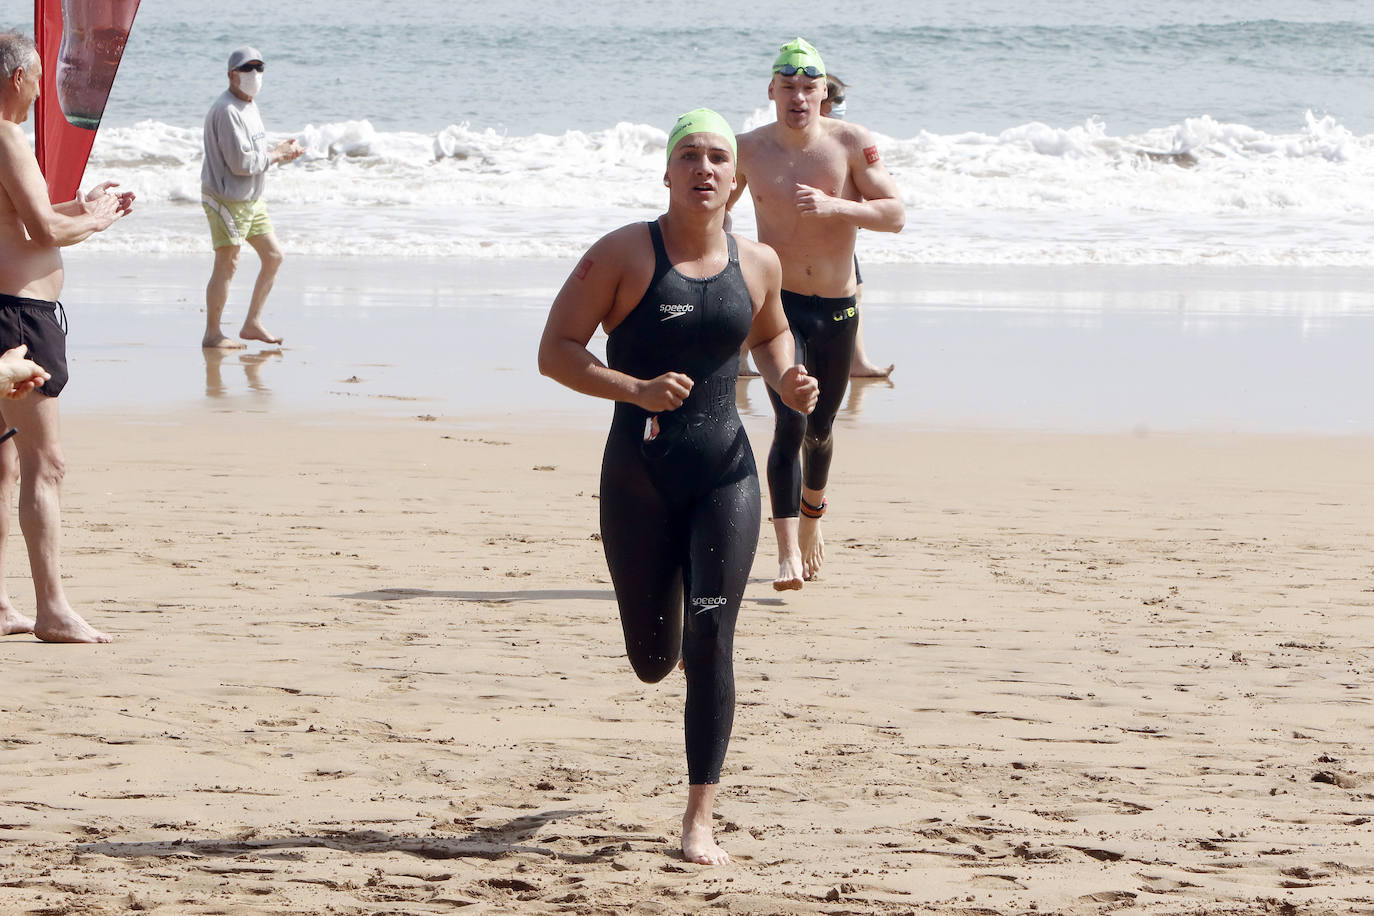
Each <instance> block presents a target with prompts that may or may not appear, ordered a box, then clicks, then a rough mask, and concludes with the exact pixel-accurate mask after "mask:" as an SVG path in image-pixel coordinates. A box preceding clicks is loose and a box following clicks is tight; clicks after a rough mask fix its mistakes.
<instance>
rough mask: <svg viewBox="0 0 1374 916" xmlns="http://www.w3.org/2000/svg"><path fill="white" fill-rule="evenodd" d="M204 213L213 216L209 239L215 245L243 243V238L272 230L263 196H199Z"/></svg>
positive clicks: (219, 246)
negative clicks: (232, 198)
mask: <svg viewBox="0 0 1374 916" xmlns="http://www.w3.org/2000/svg"><path fill="white" fill-rule="evenodd" d="M200 203H201V206H203V207H204V208H205V217H206V219H208V220H210V241H211V242H213V243H214V247H215V248H223V247H225V246H226V245H233V246H235V247H237V246H239V245H242V244H243V240H244V239H251V238H252V237H253V236H255V235H266V234H267V233H269V232H271V231H272V221H271V220H270V219H268V218H267V204H265V203H263V202H262V201H261V200H220V199H219V198H218V197H212V196H211V195H209V194H203V195H201V198H200Z"/></svg>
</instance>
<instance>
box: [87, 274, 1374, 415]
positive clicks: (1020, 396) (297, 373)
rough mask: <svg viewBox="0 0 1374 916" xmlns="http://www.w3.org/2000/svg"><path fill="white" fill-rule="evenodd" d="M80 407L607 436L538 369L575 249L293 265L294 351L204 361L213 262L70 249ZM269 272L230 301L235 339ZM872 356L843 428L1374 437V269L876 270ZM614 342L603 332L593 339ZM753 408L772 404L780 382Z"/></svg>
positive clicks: (869, 335)
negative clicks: (566, 255) (871, 376)
mask: <svg viewBox="0 0 1374 916" xmlns="http://www.w3.org/2000/svg"><path fill="white" fill-rule="evenodd" d="M67 264H68V271H67V278H68V279H67V289H66V292H65V294H64V300H65V303H66V306H67V313H68V316H69V320H70V322H71V332H70V335H69V350H70V352H71V360H72V364H73V369H74V371H73V383H72V384H71V385H70V386H69V388H68V390H67V393H65V394H64V395H63V398H64V409H65V410H66V411H68V412H69V413H72V412H76V413H102V412H106V411H110V410H114V411H118V412H120V413H121V414H124V415H128V416H139V417H144V418H148V417H156V416H157V415H158V414H161V413H164V412H167V411H171V412H173V413H175V412H177V411H180V410H186V409H204V410H209V411H211V412H225V411H245V412H250V413H255V414H262V413H267V412H282V411H288V412H294V413H297V414H300V415H303V416H306V415H311V414H315V413H321V414H328V415H331V416H334V417H335V418H337V421H338V422H348V418H350V417H352V416H356V415H364V416H385V417H407V416H409V417H417V416H433V417H438V418H444V419H451V420H462V421H465V422H466V421H471V422H492V423H496V424H498V425H501V424H515V425H517V426H525V425H531V426H535V427H538V426H542V425H545V424H555V425H569V424H571V425H578V426H584V427H589V428H590V427H598V426H600V425H602V424H603V423H604V421H605V417H606V416H607V414H608V409H607V408H606V406H605V405H602V404H598V403H596V402H594V401H593V400H591V399H588V398H584V397H581V396H579V395H576V394H575V393H572V392H569V391H567V390H566V389H563V388H562V387H560V386H558V385H556V384H554V383H553V382H551V381H549V380H547V379H544V378H542V377H540V376H539V375H538V372H537V370H536V367H535V351H536V348H537V344H538V339H539V334H540V332H541V330H542V327H543V322H544V318H545V316H546V314H547V310H548V307H549V304H550V302H551V301H552V298H553V296H554V295H555V294H556V292H557V289H558V287H559V286H560V285H561V284H562V281H563V279H564V276H565V274H566V271H567V270H568V269H569V265H568V264H565V263H561V262H558V261H545V260H530V261H514V262H512V261H505V260H491V261H483V260H462V261H436V260H430V259H421V258H417V259H412V260H386V259H367V258H364V259H358V258H332V259H330V258H314V257H294V256H290V255H289V254H288V259H287V262H286V265H285V267H284V268H283V270H282V272H281V275H280V277H279V279H278V283H277V287H276V290H275V291H274V293H273V296H272V299H271V300H270V301H269V304H268V309H267V312H266V323H267V326H268V327H269V328H272V329H274V330H275V332H276V333H278V334H280V335H283V336H284V337H285V338H286V345H285V347H283V348H281V349H280V350H278V349H277V348H272V347H262V346H258V345H254V346H252V347H250V348H249V349H248V350H247V351H246V352H235V353H229V354H204V353H202V352H201V351H200V350H199V348H198V346H197V343H198V342H199V339H200V336H201V333H202V330H203V323H204V317H203V314H204V313H203V308H204V306H203V289H204V283H205V280H206V279H207V278H208V275H209V265H210V256H209V254H208V253H206V254H205V255H204V256H203V257H193V256H180V255H179V256H161V257H147V258H139V259H137V260H134V259H131V258H130V257H129V256H127V255H117V254H111V253H99V252H96V253H92V252H82V251H81V250H80V249H77V250H76V251H75V252H73V254H72V255H70V256H69V257H68V258H67ZM254 269H255V265H254V263H253V259H252V257H251V256H245V263H244V265H243V268H242V270H241V273H242V274H243V276H240V277H239V279H238V282H237V284H236V285H235V287H234V290H233V293H232V294H231V298H230V305H229V307H228V310H227V312H226V319H225V325H224V326H225V328H226V329H229V330H231V331H232V330H235V329H236V328H237V324H236V322H237V321H239V320H241V318H242V309H243V307H244V300H245V298H246V296H247V293H248V287H249V286H250V285H251V277H252V271H253V270H254ZM864 275H865V279H866V281H867V282H866V283H865V293H864V304H863V307H862V311H863V315H864V332H865V339H866V340H867V341H868V350H869V355H870V357H871V358H872V359H873V360H874V361H875V362H878V363H880V364H883V365H886V364H888V363H895V364H896V366H897V370H896V372H895V373H894V374H893V376H892V378H891V379H890V380H889V381H879V382H873V381H864V382H859V383H856V384H854V385H853V386H852V389H851V392H850V394H849V395H848V396H847V399H846V405H845V408H844V409H843V410H842V412H841V415H840V422H841V423H851V424H878V425H883V426H886V427H891V428H905V427H910V428H914V429H935V430H939V429H956V430H958V429H963V430H978V429H991V430H996V429H1007V430H1026V431H1036V430H1039V431H1045V432H1087V433H1105V434H1119V433H1145V434H1149V433H1155V432H1165V433H1172V432H1180V433H1198V434H1213V433H1231V432H1234V433H1241V434H1260V435H1264V434H1272V433H1283V434H1297V435H1352V436H1362V435H1369V434H1374V406H1371V405H1370V403H1369V401H1368V399H1366V398H1362V397H1358V396H1357V395H1356V393H1357V392H1361V391H1366V390H1369V388H1370V387H1371V385H1374V369H1371V368H1370V365H1369V362H1368V360H1367V359H1366V358H1365V354H1366V353H1368V352H1369V350H1370V349H1371V348H1374V294H1372V293H1370V292H1369V290H1370V289H1374V284H1372V283H1371V282H1370V281H1371V280H1374V274H1371V272H1369V271H1364V270H1355V269H1330V270H1325V269H1320V270H1319V269H1314V268H1289V269H1275V268H1261V267H1255V268H1234V267H1211V268H1201V267H1190V268H1168V267H1159V268H1147V267H1122V266H1110V265H1085V266H1080V267H1045V268H1025V267H1016V266H1008V267H979V268H972V267H959V266H945V267H923V266H917V265H888V264H881V263H873V264H868V263H865V265H864ZM603 346H604V336H603V335H601V334H598V335H596V337H594V338H593V341H592V348H593V350H594V351H597V350H599V348H601V347H603ZM738 403H739V406H740V409H741V412H742V414H743V415H745V416H746V417H749V418H757V419H761V420H766V419H767V418H768V417H769V416H770V409H769V407H768V404H767V398H766V396H765V392H764V390H763V387H762V382H760V381H758V380H753V381H750V382H743V383H741V386H740V391H739V398H738Z"/></svg>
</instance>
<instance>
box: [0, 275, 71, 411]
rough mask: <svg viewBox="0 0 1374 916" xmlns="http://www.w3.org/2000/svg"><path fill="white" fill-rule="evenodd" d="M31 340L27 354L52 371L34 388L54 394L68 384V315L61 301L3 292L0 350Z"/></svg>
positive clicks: (50, 395) (1, 351) (58, 392)
mask: <svg viewBox="0 0 1374 916" xmlns="http://www.w3.org/2000/svg"><path fill="white" fill-rule="evenodd" d="M20 344H28V347H29V352H28V358H29V359H31V360H33V361H34V362H36V363H38V365H40V366H42V367H43V368H44V369H46V370H47V371H48V373H49V375H51V378H49V379H48V380H47V381H46V382H44V383H43V384H42V385H41V386H39V387H38V388H36V389H34V390H35V391H37V392H38V393H39V394H45V395H47V396H48V397H50V398H55V397H57V396H58V395H59V394H61V393H62V389H63V388H65V387H66V385H67V315H66V312H65V311H64V310H63V309H62V303H60V302H48V301H46V300H44V299H25V298H24V297H22V296H10V295H7V294H5V293H0V353H3V352H5V351H6V350H10V349H13V348H14V347H17V346H19V345H20Z"/></svg>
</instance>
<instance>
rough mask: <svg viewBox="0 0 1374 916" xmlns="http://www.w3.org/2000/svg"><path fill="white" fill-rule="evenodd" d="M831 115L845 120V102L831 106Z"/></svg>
mask: <svg viewBox="0 0 1374 916" xmlns="http://www.w3.org/2000/svg"><path fill="white" fill-rule="evenodd" d="M830 117H832V118H835V119H837V120H840V121H843V120H844V102H840V103H839V104H836V105H831V106H830Z"/></svg>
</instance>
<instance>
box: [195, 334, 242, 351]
mask: <svg viewBox="0 0 1374 916" xmlns="http://www.w3.org/2000/svg"><path fill="white" fill-rule="evenodd" d="M200 346H201V349H203V350H242V349H243V348H244V347H246V346H248V345H247V344H241V343H239V342H238V341H237V340H232V339H230V338H228V337H225V336H224V335H223V334H220V333H218V332H217V333H214V334H209V333H207V334H206V335H205V336H204V337H203V338H201V341H200Z"/></svg>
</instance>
